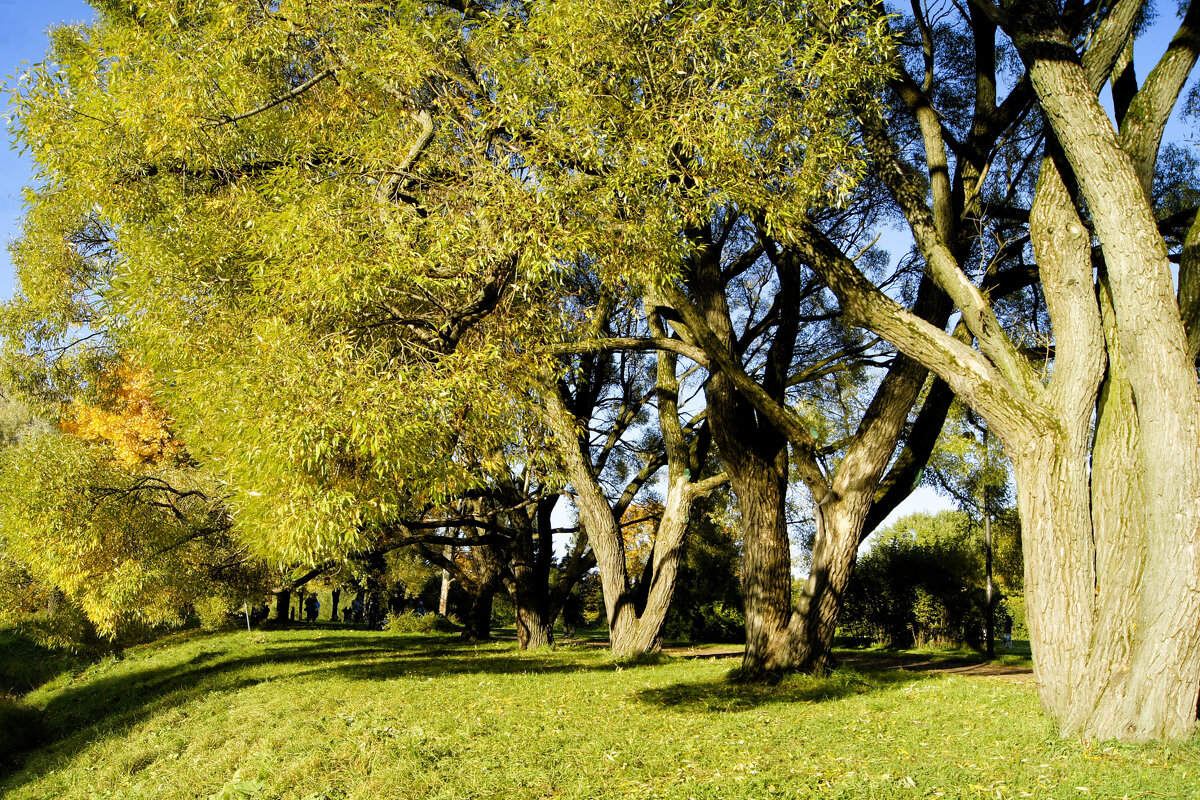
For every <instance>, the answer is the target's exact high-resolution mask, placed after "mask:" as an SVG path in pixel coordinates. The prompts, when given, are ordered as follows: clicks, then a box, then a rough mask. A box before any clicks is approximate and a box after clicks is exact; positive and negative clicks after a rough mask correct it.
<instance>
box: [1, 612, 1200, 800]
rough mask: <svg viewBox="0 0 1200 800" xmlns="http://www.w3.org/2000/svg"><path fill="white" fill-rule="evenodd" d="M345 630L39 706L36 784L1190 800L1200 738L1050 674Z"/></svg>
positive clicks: (185, 791)
mask: <svg viewBox="0 0 1200 800" xmlns="http://www.w3.org/2000/svg"><path fill="white" fill-rule="evenodd" d="M735 663H736V662H734V661H729V660H725V661H695V660H693V661H686V660H682V659H672V660H668V661H666V662H665V663H662V664H658V665H653V666H642V667H636V668H626V669H623V670H618V669H616V668H614V666H613V665H612V664H611V663H609V662H608V661H607V660H606V656H605V654H604V653H603V652H602V651H596V650H595V649H591V648H588V649H582V648H581V649H570V648H563V649H560V650H557V651H554V652H537V653H530V654H521V653H518V652H516V651H515V650H514V649H513V647H512V646H510V645H508V644H496V645H487V646H482V647H478V648H476V647H473V646H463V645H460V644H458V643H457V642H456V641H455V640H454V639H452V638H441V637H417V636H393V635H388V634H381V633H366V632H357V631H342V630H331V629H327V630H324V631H322V630H320V629H318V630H316V631H277V632H271V633H266V634H255V635H254V636H251V635H249V634H246V633H244V632H243V633H240V634H225V635H218V636H199V635H194V634H193V635H188V636H183V635H181V636H178V637H174V638H172V639H168V640H164V641H163V642H160V643H158V644H156V645H150V646H146V647H141V648H137V649H134V650H130V651H129V652H128V653H127V654H126V657H125V658H124V659H122V660H119V661H117V660H108V661H104V662H102V663H99V664H96V665H94V666H93V667H91V668H90V669H88V670H87V671H86V672H84V673H82V674H80V675H77V676H74V677H71V676H63V677H60V678H58V679H56V680H54V681H52V682H50V683H48V684H46V685H45V686H43V687H41V688H40V689H38V690H36V691H35V692H33V693H31V694H30V695H29V697H28V698H27V699H28V701H29V702H31V703H33V704H35V705H38V706H41V707H43V708H45V711H46V716H47V724H48V726H49V728H50V736H51V738H52V740H53V742H52V744H50V745H49V746H47V747H45V748H44V749H42V750H40V751H37V752H35V753H32V754H30V755H28V756H26V757H25V759H24V765H23V767H22V768H21V769H20V770H19V771H17V772H15V773H13V774H11V775H9V776H8V777H7V778H6V779H3V780H0V795H2V796H4V797H6V798H11V800H18V798H63V799H64V800H66V799H67V798H104V797H114V798H185V797H186V798H195V797H200V798H207V797H210V796H217V797H222V798H263V800H267V798H297V799H299V798H308V799H309V800H316V798H329V799H330V800H350V798H423V799H424V798H430V799H433V798H477V797H478V798H484V797H487V798H555V797H570V798H589V800H590V799H591V798H610V797H611V798H617V797H630V798H634V797H636V798H649V797H671V798H675V797H678V798H716V797H722V798H727V797H753V798H777V797H778V798H795V797H821V798H836V797H845V798H870V797H879V798H893V797H901V798H903V797H939V796H947V797H981V798H982V797H990V798H1008V797H1013V798H1017V797H1040V798H1083V797H1124V796H1128V797H1138V796H1152V797H1192V796H1195V794H1194V793H1195V792H1196V791H1197V787H1200V744H1188V745H1185V746H1177V747H1168V746H1150V747H1123V746H1122V747H1108V746H1093V745H1087V744H1083V743H1078V742H1063V741H1058V740H1057V739H1055V738H1054V736H1053V735H1052V733H1051V731H1050V729H1049V726H1048V724H1047V722H1046V721H1045V719H1044V718H1043V717H1042V716H1041V715H1040V713H1039V712H1038V710H1037V702H1036V698H1035V695H1034V692H1033V687H1032V684H1030V683H1029V682H1027V681H1017V680H1013V679H1011V678H979V677H974V678H967V677H960V676H940V675H928V674H924V675H923V674H917V673H904V672H851V671H842V672H839V673H837V674H835V675H834V676H833V677H831V678H828V679H824V680H813V679H805V678H793V679H789V680H788V681H786V682H785V683H784V684H782V685H780V686H776V687H770V688H749V687H738V686H732V685H730V684H728V683H726V682H725V681H724V680H723V678H724V675H725V673H726V671H727V670H728V669H729V668H730V667H731V666H733V665H734V664H735Z"/></svg>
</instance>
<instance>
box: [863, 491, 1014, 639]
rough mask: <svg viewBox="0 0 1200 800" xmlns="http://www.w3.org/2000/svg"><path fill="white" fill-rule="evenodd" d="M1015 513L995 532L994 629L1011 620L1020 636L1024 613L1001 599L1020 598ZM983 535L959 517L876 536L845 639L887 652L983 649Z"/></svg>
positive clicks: (916, 519) (947, 514)
mask: <svg viewBox="0 0 1200 800" xmlns="http://www.w3.org/2000/svg"><path fill="white" fill-rule="evenodd" d="M1015 525H1016V519H1015V514H1012V513H1009V514H1007V515H1005V517H1004V519H1003V522H1000V523H998V524H997V525H995V526H993V547H994V551H995V552H996V553H997V555H998V556H999V557H998V558H996V559H995V560H994V565H993V566H994V574H995V577H996V583H997V585H998V587H1000V588H999V590H998V591H999V592H1000V594H999V595H998V597H997V605H996V612H995V613H996V618H995V624H996V628H995V630H996V631H997V637H998V636H999V635H1000V633H1002V632H1003V621H1004V615H1005V614H1006V613H1013V612H1018V613H1013V616H1014V621H1015V623H1016V624H1015V625H1014V631H1015V632H1016V633H1018V634H1019V633H1020V632H1021V631H1022V630H1023V622H1024V619H1023V615H1021V616H1018V614H1019V612H1020V611H1021V609H1022V608H1023V606H1021V605H1019V604H1015V605H1014V606H1011V607H1006V606H1005V605H1004V604H1003V603H1002V599H1001V598H1002V597H1003V592H1005V591H1006V590H1007V591H1013V592H1014V593H1015V592H1016V591H1019V587H1020V585H1021V584H1020V577H1019V576H1020V574H1021V562H1020V540H1019V536H1016V535H1014V526H1015ZM985 587H986V583H985V577H984V554H983V542H982V534H981V532H980V531H979V530H978V528H977V525H975V524H972V523H971V521H970V520H969V519H968V518H967V516H966V515H965V514H963V513H962V512H954V511H943V512H941V513H939V514H936V515H930V514H914V515H911V516H909V517H906V518H904V519H903V520H901V521H900V522H898V523H896V525H894V526H893V527H892V528H889V529H888V530H886V531H882V532H880V533H879V534H877V538H876V541H875V543H874V544H873V546H872V547H871V550H870V551H869V552H867V553H866V554H865V555H864V556H862V557H861V558H860V559H859V561H858V566H857V567H856V568H855V571H854V575H853V576H852V577H851V581H850V587H849V589H848V591H847V594H846V600H845V606H844V608H843V611H842V615H841V618H840V625H841V628H840V630H841V632H842V633H843V634H844V635H848V636H855V637H865V638H869V639H871V640H873V641H876V642H879V643H882V644H885V645H887V646H889V647H896V646H900V647H906V646H909V645H912V644H917V645H919V646H923V645H927V644H939V645H955V646H958V645H962V644H963V643H965V642H967V643H971V644H978V642H979V641H980V639H981V629H982V627H983V621H984V618H985V614H986V608H987V599H986V591H985Z"/></svg>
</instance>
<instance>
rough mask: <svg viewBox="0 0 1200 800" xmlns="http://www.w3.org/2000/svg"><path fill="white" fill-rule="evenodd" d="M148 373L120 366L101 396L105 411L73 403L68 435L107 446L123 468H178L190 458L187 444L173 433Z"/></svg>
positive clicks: (64, 425) (68, 414)
mask: <svg viewBox="0 0 1200 800" xmlns="http://www.w3.org/2000/svg"><path fill="white" fill-rule="evenodd" d="M151 381H152V376H151V375H150V371H149V370H145V369H138V368H135V367H131V366H127V365H125V366H121V367H118V368H117V369H115V370H113V371H112V372H110V373H108V375H107V376H106V379H105V383H104V385H102V386H101V391H102V394H103V395H105V396H107V397H109V398H111V399H110V400H109V401H108V402H107V403H106V404H105V406H94V405H86V404H83V403H74V404H72V405H71V406H69V407H68V409H67V410H66V413H64V414H63V420H62V429H63V432H64V433H69V434H71V435H73V436H77V437H79V438H80V439H83V440H84V441H86V442H88V443H90V444H98V445H106V446H108V447H109V448H110V449H111V450H112V453H113V459H114V460H115V461H116V462H117V463H118V464H120V465H121V466H123V467H126V468H129V469H135V468H138V467H148V466H156V465H161V464H171V463H178V462H179V461H181V460H182V459H184V458H185V456H186V454H185V450H184V445H183V442H182V441H180V440H179V439H177V438H175V436H174V435H173V434H172V433H171V427H170V425H171V419H170V417H168V416H167V412H166V411H164V410H163V409H162V408H160V407H159V406H158V405H156V404H155V402H154V397H153V395H152V394H151V391H150V386H151Z"/></svg>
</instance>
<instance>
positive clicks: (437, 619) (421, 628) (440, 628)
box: [383, 611, 458, 633]
mask: <svg viewBox="0 0 1200 800" xmlns="http://www.w3.org/2000/svg"><path fill="white" fill-rule="evenodd" d="M383 629H384V630H385V631H387V632H389V633H452V632H453V631H456V630H458V627H457V626H456V625H455V624H454V623H453V622H451V621H450V620H449V619H447V618H446V617H443V616H440V615H438V614H417V613H415V612H413V611H405V612H404V613H403V614H389V615H388V617H387V619H385V620H384V623H383Z"/></svg>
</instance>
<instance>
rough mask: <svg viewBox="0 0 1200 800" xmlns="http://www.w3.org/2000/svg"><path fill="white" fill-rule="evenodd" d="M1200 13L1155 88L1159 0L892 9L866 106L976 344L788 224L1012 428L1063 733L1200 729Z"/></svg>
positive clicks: (907, 339) (879, 320)
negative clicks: (1146, 33)
mask: <svg viewBox="0 0 1200 800" xmlns="http://www.w3.org/2000/svg"><path fill="white" fill-rule="evenodd" d="M1182 12H1183V13H1182V15H1181V16H1182V19H1181V22H1180V23H1179V24H1178V32H1177V34H1176V35H1175V36H1174V38H1173V39H1172V40H1171V42H1170V44H1169V46H1168V47H1167V48H1166V51H1165V53H1163V54H1162V56H1161V58H1160V59H1159V61H1158V62H1157V63H1156V64H1155V65H1154V66H1153V68H1152V69H1151V70H1150V71H1149V72H1148V73H1147V74H1145V76H1144V80H1142V79H1141V78H1140V76H1138V75H1137V74H1136V72H1135V69H1134V64H1133V60H1132V57H1133V47H1132V41H1133V37H1134V35H1135V33H1136V31H1137V30H1138V28H1139V25H1140V24H1141V21H1142V19H1143V18H1144V17H1145V15H1146V14H1148V13H1149V11H1148V9H1147V8H1146V5H1145V3H1143V2H1141V1H1140V0H1132V1H1131V0H1117V2H1114V3H1102V4H1085V3H1076V2H1073V1H1072V0H1068V2H1066V3H1065V4H1063V5H1054V4H1052V3H1044V2H1040V0H1030V1H1029V2H1025V1H1024V0H1015V1H1014V2H1005V3H1003V4H1001V5H994V4H993V3H991V2H990V0H983V1H982V2H975V3H971V4H969V5H965V4H964V5H953V6H944V7H939V10H938V11H937V13H936V14H935V13H934V12H932V11H931V10H930V7H929V6H927V5H925V4H922V3H914V4H913V5H912V9H911V12H910V13H909V15H908V16H907V17H904V18H898V19H896V21H895V22H894V24H895V25H896V26H897V29H898V33H899V35H900V41H902V42H904V43H905V45H904V46H903V47H902V48H901V50H900V53H899V55H898V57H897V59H896V62H895V67H896V70H897V72H896V75H895V77H894V78H893V79H892V80H891V81H890V84H889V91H888V92H887V93H886V95H884V96H880V95H878V94H877V93H872V92H870V91H866V90H864V91H863V92H862V93H860V94H859V95H858V96H857V97H856V98H855V99H853V100H852V101H851V104H850V105H851V108H852V110H853V113H854V114H855V116H856V117H857V120H858V133H859V140H860V141H861V142H862V144H863V146H864V147H865V148H866V150H867V151H868V152H869V154H870V158H871V159H872V171H873V173H874V174H876V175H878V176H879V178H880V180H881V181H882V182H883V183H884V184H885V185H886V186H887V189H888V191H889V194H890V195H891V197H892V199H893V201H894V202H895V205H896V207H897V208H898V209H899V211H900V212H901V213H902V214H903V217H904V219H905V220H906V222H907V224H908V226H909V228H910V229H911V231H912V234H913V237H914V239H915V241H916V245H917V247H918V248H919V250H920V253H921V255H922V257H923V259H924V261H925V265H926V269H927V271H928V273H929V274H930V275H932V276H933V278H934V279H935V280H936V281H937V283H938V284H939V285H940V286H941V288H942V289H943V290H944V291H945V292H946V293H947V295H949V296H950V298H951V299H952V300H953V301H954V303H955V305H956V307H957V309H958V311H959V312H960V313H961V318H962V321H963V323H964V325H965V326H966V327H967V328H968V329H969V331H970V334H971V337H970V343H965V342H964V341H962V340H960V339H956V338H954V337H951V336H949V335H947V334H946V333H944V332H943V331H941V330H938V329H936V328H935V327H933V326H931V325H929V324H927V323H926V322H924V321H923V320H920V319H918V318H917V317H915V316H914V315H913V314H911V313H909V312H908V311H906V310H904V309H903V308H901V307H900V306H899V305H898V304H897V303H895V302H893V300H892V299H891V298H889V297H888V296H887V294H886V293H885V292H883V291H881V289H880V287H879V286H878V285H877V284H875V283H872V281H871V280H869V279H868V278H867V277H866V276H865V275H864V274H863V272H862V271H860V269H859V268H858V267H857V265H856V264H855V263H854V262H853V260H852V257H851V256H850V255H848V254H847V253H846V252H844V251H843V250H842V249H840V248H839V247H837V246H836V245H835V244H834V243H833V242H832V241H830V239H829V238H828V237H827V236H825V235H824V234H822V233H821V231H819V230H818V229H817V228H816V226H815V225H813V224H811V222H810V221H809V220H807V219H791V220H786V219H783V218H782V216H781V217H780V218H778V219H777V223H778V228H779V229H780V230H781V236H782V237H783V238H785V239H787V240H788V241H789V246H790V247H792V248H794V250H795V252H796V253H797V254H798V256H799V257H800V258H801V259H803V260H804V261H805V262H806V263H807V264H810V265H811V266H812V267H813V268H814V269H817V270H818V271H819V272H821V273H822V274H823V275H824V276H825V278H826V279H827V281H828V282H829V284H830V286H831V287H832V288H833V289H834V290H835V291H836V292H837V294H838V296H839V298H840V300H841V304H842V308H843V310H844V312H845V313H846V314H847V316H848V317H849V318H850V319H851V320H852V321H854V322H855V323H857V324H858V325H860V326H863V327H866V328H869V329H871V330H873V331H875V332H877V333H879V334H880V335H881V336H884V337H885V338H887V339H888V340H890V341H891V342H892V343H893V344H895V345H896V346H897V347H898V348H899V349H900V350H901V351H902V352H904V353H905V354H906V355H908V356H909V357H911V358H913V359H915V360H917V361H919V362H921V363H922V364H925V365H926V366H928V367H929V368H930V369H931V370H933V371H934V372H935V373H937V374H938V375H939V376H941V377H942V378H943V379H944V380H945V381H946V382H947V383H948V384H949V385H950V386H951V387H952V388H953V390H954V391H955V392H956V393H957V394H958V395H959V396H960V397H961V398H962V399H963V400H964V401H965V402H967V403H968V404H970V406H971V407H972V408H974V409H975V410H976V411H977V412H978V413H979V414H981V415H982V416H983V417H984V418H985V419H986V420H987V423H988V425H989V428H990V429H991V430H992V431H993V432H994V433H995V434H996V435H997V436H998V437H999V438H1000V439H1001V441H1002V442H1003V445H1004V448H1005V451H1006V453H1007V454H1008V456H1009V458H1010V459H1011V462H1012V466H1013V471H1014V474H1015V477H1016V485H1017V492H1018V499H1019V503H1020V510H1021V524H1022V529H1023V534H1024V547H1025V568H1026V580H1025V589H1026V602H1027V613H1028V621H1029V629H1030V634H1031V637H1032V643H1033V648H1034V656H1035V663H1036V673H1037V678H1038V689H1039V692H1040V694H1041V699H1042V703H1043V706H1044V707H1045V709H1046V710H1047V711H1048V712H1049V713H1050V714H1051V716H1052V717H1053V718H1054V719H1055V720H1056V721H1057V723H1058V724H1059V725H1060V726H1061V730H1062V731H1063V732H1064V733H1065V734H1082V735H1085V736H1094V737H1099V738H1105V739H1107V738H1118V739H1127V740H1145V739H1154V738H1174V739H1178V738H1183V737H1186V736H1188V735H1190V733H1191V732H1192V730H1193V728H1194V726H1195V723H1196V712H1197V708H1196V706H1197V692H1198V690H1200V446H1198V445H1200V440H1198V438H1197V437H1198V436H1200V393H1198V391H1197V378H1196V365H1195V360H1196V355H1197V352H1198V350H1200V328H1198V327H1197V325H1196V322H1197V320H1198V318H1200V306H1198V302H1200V291H1197V287H1198V286H1200V272H1198V270H1200V226H1198V224H1197V222H1196V200H1197V198H1196V194H1195V191H1194V189H1192V188H1190V187H1194V186H1195V177H1194V173H1195V160H1194V159H1193V158H1190V157H1189V156H1188V155H1187V154H1186V153H1184V152H1182V151H1181V150H1179V149H1178V148H1171V147H1168V148H1163V147H1162V146H1161V143H1162V139H1163V135H1164V129H1165V127H1166V124H1167V121H1168V118H1169V117H1170V115H1171V113H1172V110H1173V109H1174V107H1175V105H1176V103H1177V100H1178V98H1179V97H1180V96H1181V94H1182V92H1183V89H1184V88H1185V84H1186V81H1187V79H1188V76H1189V74H1190V72H1191V70H1192V67H1193V65H1194V64H1195V61H1196V57H1197V52H1198V51H1200V4H1198V3H1197V2H1195V0H1192V2H1190V3H1188V4H1186V7H1185V8H1184V9H1182ZM1005 65H1006V66H1005ZM1106 86H1107V87H1109V90H1110V91H1111V94H1112V106H1113V108H1114V113H1113V115H1111V116H1110V114H1109V113H1107V112H1106V111H1105V108H1104V106H1102V105H1101V102H1100V100H1099V93H1100V92H1101V91H1102V90H1104V88H1105V87H1106ZM981 129H990V130H992V131H993V132H994V133H993V134H992V135H990V136H988V137H986V138H982V139H981V138H980V137H979V136H978V131H979V130H981ZM784 228H786V229H787V230H786V233H784V232H782V230H783V229H784ZM964 229H965V230H968V231H974V235H973V237H972V239H971V241H968V242H964V241H962V240H961V239H959V238H958V237H957V236H956V235H955V231H956V230H964ZM1173 263H1174V264H1176V265H1177V268H1178V275H1179V281H1178V289H1176V286H1175V285H1174V284H1173V281H1172V271H1173V269H1174V267H1173V266H1172V264H1173ZM1017 266H1021V267H1026V268H1028V269H1036V270H1037V274H1038V276H1039V279H1040V280H1039V282H1038V283H1037V284H1036V286H1035V292H1036V295H1035V299H1037V300H1038V301H1039V303H1041V304H1042V308H1043V309H1044V310H1043V312H1042V313H1040V314H1038V315H1036V316H1034V317H1032V318H1029V319H1028V320H1027V321H1026V323H1025V324H1023V325H1018V326H1014V325H1012V324H1008V325H1005V324H1003V323H1002V320H1003V318H1004V317H1003V314H1001V313H1000V312H1001V311H1002V308H1001V306H1000V305H999V304H997V303H996V301H995V298H994V297H993V296H992V295H991V294H990V293H989V292H988V291H986V290H983V289H981V288H980V287H981V286H982V285H983V282H984V281H985V279H986V275H988V274H989V273H995V272H997V271H999V270H1004V269H1011V268H1013V267H1017Z"/></svg>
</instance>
